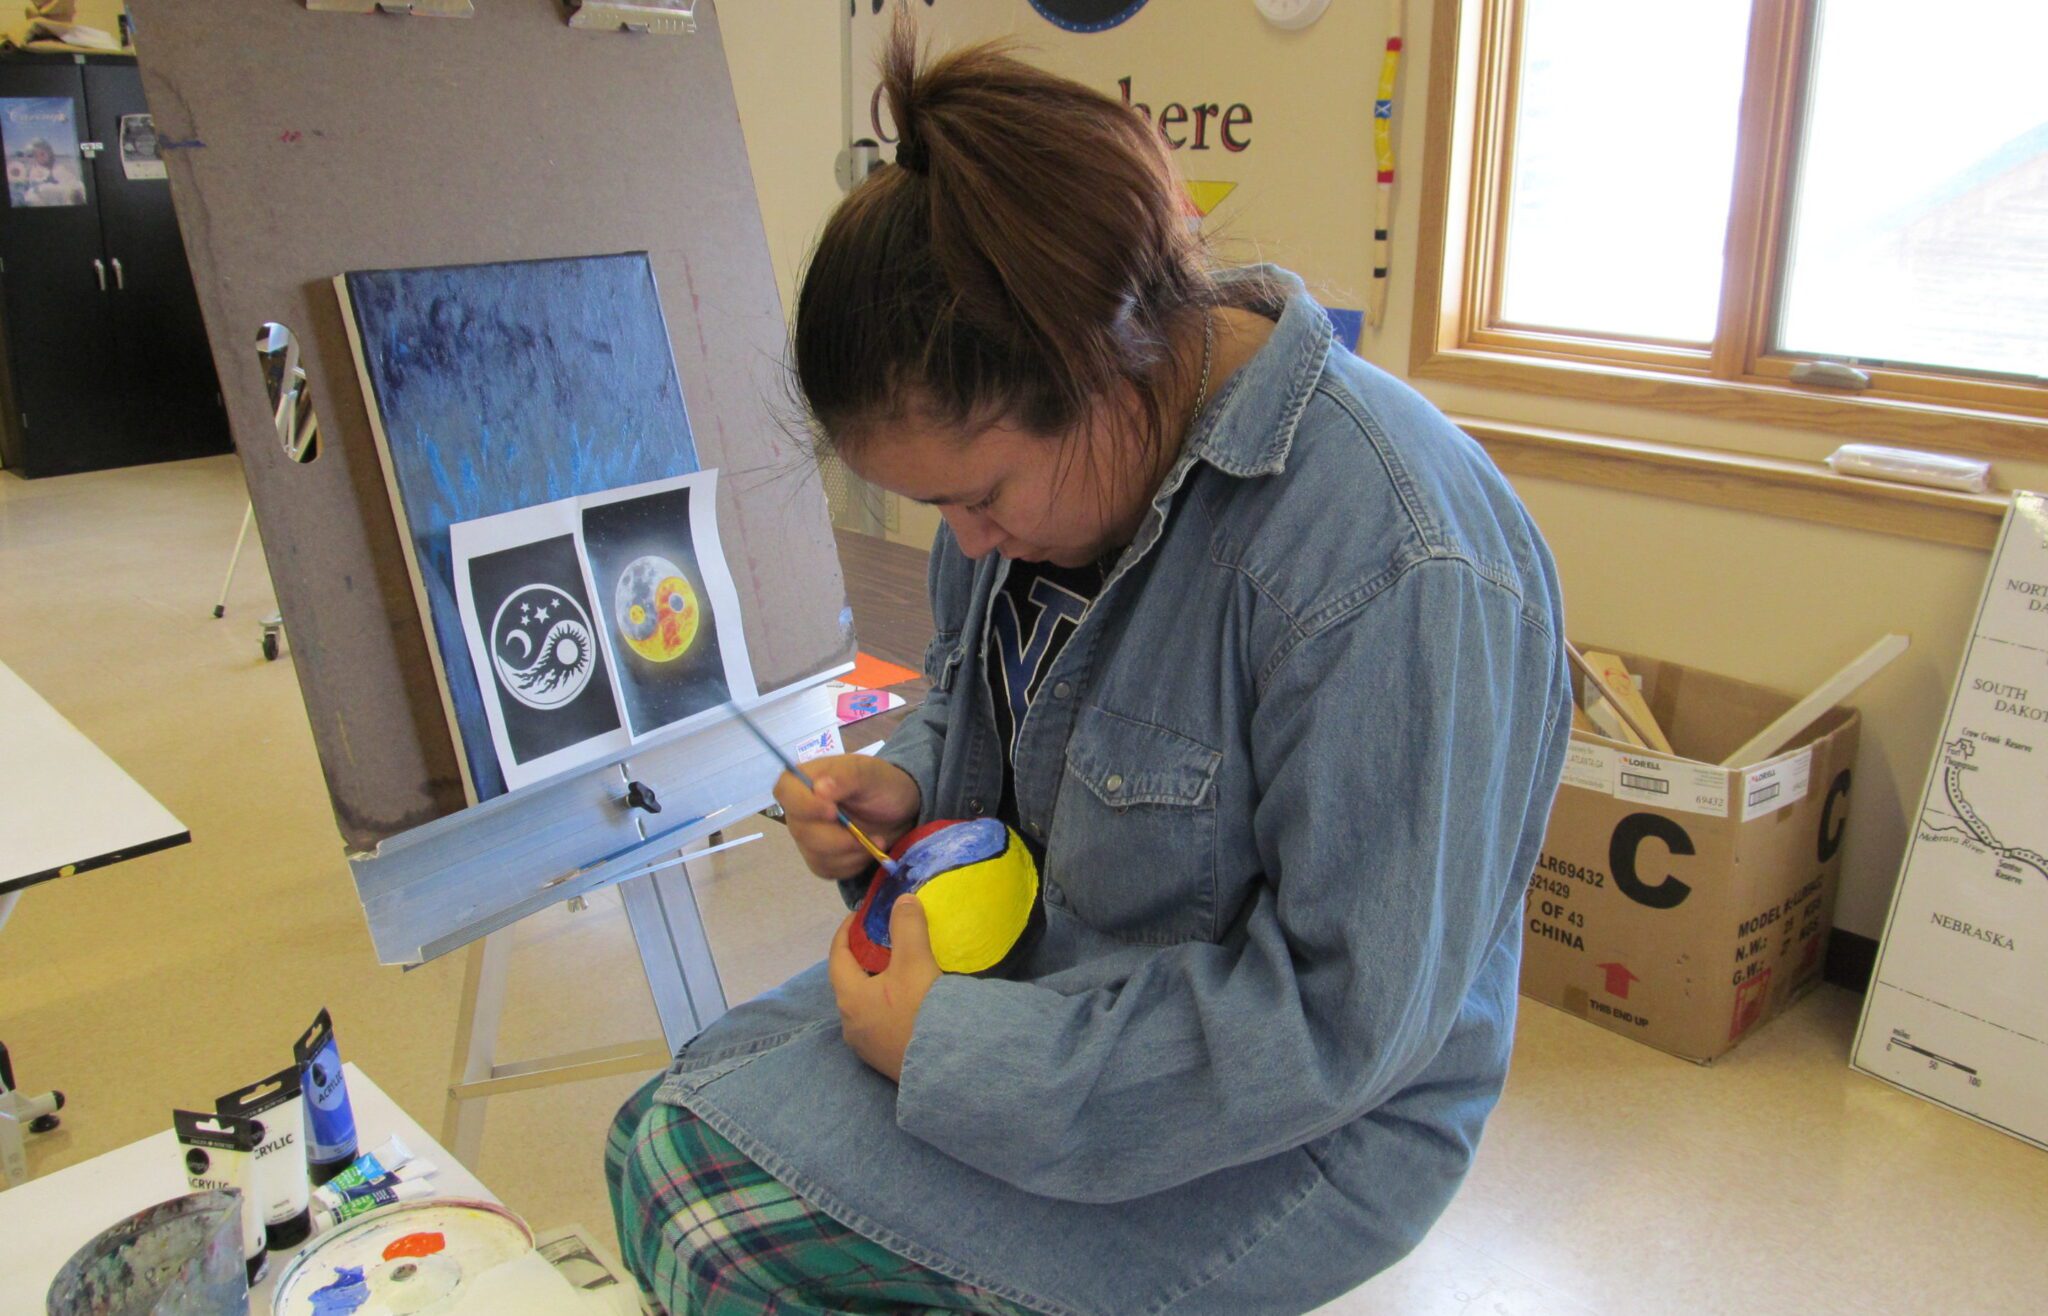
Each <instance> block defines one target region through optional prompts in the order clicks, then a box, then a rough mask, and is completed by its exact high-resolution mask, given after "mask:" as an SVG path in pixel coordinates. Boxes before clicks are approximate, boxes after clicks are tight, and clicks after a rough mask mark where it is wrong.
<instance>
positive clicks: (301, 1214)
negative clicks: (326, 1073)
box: [214, 1065, 313, 1252]
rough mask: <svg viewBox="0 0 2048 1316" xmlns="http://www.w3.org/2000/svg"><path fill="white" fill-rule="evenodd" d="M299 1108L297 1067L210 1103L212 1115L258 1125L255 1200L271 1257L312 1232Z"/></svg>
mask: <svg viewBox="0 0 2048 1316" xmlns="http://www.w3.org/2000/svg"><path fill="white" fill-rule="evenodd" d="M301 1104H302V1103H301V1102H300V1099H299V1068H298V1066H297V1065H294V1066H292V1067H291V1068H290V1069H280V1070H279V1071H278V1072H277V1073H275V1074H272V1075H271V1076H270V1077H269V1078H266V1079H264V1080H263V1081H262V1082H261V1083H258V1084H256V1085H255V1086H254V1087H248V1088H244V1089H242V1090H241V1091H240V1092H231V1093H229V1094H228V1095H227V1096H225V1097H222V1098H221V1099H220V1100H219V1101H217V1102H215V1103H214V1110H215V1112H216V1113H218V1114H222V1115H234V1116H238V1117H240V1118H242V1119H250V1120H255V1121H256V1122H257V1123H258V1124H260V1125H262V1131H261V1133H260V1135H259V1136H260V1137H261V1139H262V1140H261V1141H260V1142H259V1143H257V1145H256V1172H255V1189H256V1200H257V1201H258V1202H260V1203H262V1205H263V1235H264V1240H265V1241H266V1242H267V1243H268V1244H269V1246H270V1250H271V1251H272V1252H278V1251H282V1250H283V1249H285V1248H292V1247H297V1246H298V1245H299V1244H301V1243H303V1242H305V1241H306V1235H307V1234H309V1233H311V1232H312V1228H313V1224H312V1220H311V1218H310V1217H309V1216H308V1215H307V1211H306V1208H307V1202H306V1124H305V1119H306V1117H305V1114H304V1112H303V1111H302V1110H301V1109H300V1106H301Z"/></svg>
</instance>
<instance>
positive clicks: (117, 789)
mask: <svg viewBox="0 0 2048 1316" xmlns="http://www.w3.org/2000/svg"><path fill="white" fill-rule="evenodd" d="M191 839H192V833H190V832H188V831H186V830H185V824H183V823H181V822H179V821H178V820H177V819H176V818H174V817H172V816H171V811H170V810H169V809H166V808H164V806H163V805H161V804H158V803H157V802H156V798H155V797H154V796H152V795H151V794H150V793H149V792H148V791H146V790H144V789H142V787H140V786H138V785H136V784H135V780H134V778H132V777H130V776H129V775H128V774H127V773H125V772H123V771H121V766H120V765H119V764H117V763H115V762H114V760H112V759H110V758H108V757H107V756H106V754H104V753H103V752H101V750H100V747H99V746H97V745H95V744H93V743H92V742H91V741H90V740H87V739H86V738H85V735H84V734H83V733H82V732H80V731H79V729H78V728H77V727H74V726H72V725H71V724H70V723H69V722H67V721H65V720H64V715H63V714H61V713H59V712H58V711H57V710H56V709H54V708H52V707H50V705H49V704H48V703H46V702H44V700H43V697H42V696H41V695H39V694H37V693H36V692H35V691H34V690H31V689H30V688H29V686H28V682H26V681H24V680H22V679H21V678H20V677H19V676H16V675H15V674H14V671H13V669H12V668H10V667H8V666H7V664H5V663H0V922H4V921H5V913H4V910H5V908H6V907H7V906H9V905H11V904H12V901H11V900H9V899H8V897H9V896H10V895H12V894H13V893H14V892H17V891H20V890H21V889H22V888H23V887H27V886H33V885H34V884H35V883H37V882H46V881H48V880H49V879H51V878H53V877H68V876H70V875H71V874H72V873H77V872H83V871H84V870H86V869H88V868H103V867H105V866H106V865H108V864H117V863H119V862H121V861H122V860H123V859H133V858H135V857H136V856H137V855H144V854H148V853H150V852H151V851H153V850H164V849H168V848H170V847H171V846H174V845H182V844H184V843H185V842H187V841H189V840H191Z"/></svg>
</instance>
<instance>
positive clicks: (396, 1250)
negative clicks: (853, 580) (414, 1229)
mask: <svg viewBox="0 0 2048 1316" xmlns="http://www.w3.org/2000/svg"><path fill="white" fill-rule="evenodd" d="M447 1246H448V1240H447V1239H446V1238H444V1237H442V1236H441V1235H440V1234H439V1233H438V1232H436V1233H431V1234H407V1235H406V1236H405V1237H404V1238H401V1239H399V1240H398V1241H396V1242H394V1243H393V1244H392V1245H391V1246H390V1247H387V1248H385V1249H384V1259H385V1260H386V1261H396V1260H398V1259H399V1258H400V1257H431V1256H433V1255H434V1254H435V1253H436V1252H439V1251H440V1250H441V1249H442V1248H445V1247H447Z"/></svg>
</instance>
